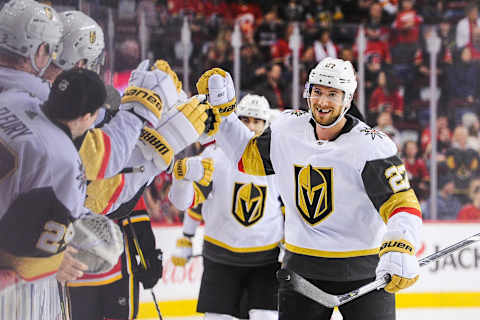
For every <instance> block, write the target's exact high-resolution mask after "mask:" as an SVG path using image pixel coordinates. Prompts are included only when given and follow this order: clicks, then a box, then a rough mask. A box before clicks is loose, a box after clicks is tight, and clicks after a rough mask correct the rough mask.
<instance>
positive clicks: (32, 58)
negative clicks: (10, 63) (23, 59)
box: [30, 54, 52, 78]
mask: <svg viewBox="0 0 480 320" xmlns="http://www.w3.org/2000/svg"><path fill="white" fill-rule="evenodd" d="M30 62H31V63H32V67H33V69H34V70H35V71H36V72H37V76H38V77H40V78H41V77H42V76H43V75H44V74H45V71H46V70H47V68H48V66H49V65H50V63H52V56H49V58H48V61H47V65H46V66H45V67H43V68H40V67H39V66H37V64H36V63H35V55H34V54H31V55H30Z"/></svg>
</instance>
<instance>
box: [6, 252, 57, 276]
mask: <svg viewBox="0 0 480 320" xmlns="http://www.w3.org/2000/svg"><path fill="white" fill-rule="evenodd" d="M64 253H65V251H62V252H60V253H57V254H55V255H53V256H50V257H41V258H40V257H17V256H14V255H12V254H9V253H8V252H5V251H0V267H7V268H12V269H13V270H15V271H16V272H17V274H18V275H19V276H20V277H21V278H22V279H24V280H26V281H33V280H36V279H39V278H43V277H46V276H48V275H51V274H53V273H55V272H57V270H58V268H59V267H60V263H61V262H62V260H63V255H64Z"/></svg>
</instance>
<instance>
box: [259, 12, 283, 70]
mask: <svg viewBox="0 0 480 320" xmlns="http://www.w3.org/2000/svg"><path fill="white" fill-rule="evenodd" d="M282 32H283V26H282V24H281V21H280V19H279V18H278V15H277V11H276V10H270V11H268V12H266V13H265V15H264V16H263V21H262V23H261V24H260V25H259V26H258V28H257V30H256V32H255V41H256V42H257V44H258V47H259V49H260V52H261V53H262V54H263V59H264V61H269V60H270V58H271V57H270V47H271V46H272V45H274V44H275V43H276V42H277V39H278V38H279V37H281V36H282Z"/></svg>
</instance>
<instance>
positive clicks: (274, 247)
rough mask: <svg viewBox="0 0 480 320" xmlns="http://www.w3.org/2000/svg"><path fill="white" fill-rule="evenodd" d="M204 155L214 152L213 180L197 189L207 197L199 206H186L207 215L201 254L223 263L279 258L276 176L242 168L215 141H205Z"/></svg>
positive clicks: (280, 231)
mask: <svg viewBox="0 0 480 320" xmlns="http://www.w3.org/2000/svg"><path fill="white" fill-rule="evenodd" d="M200 157H201V158H212V159H213V161H214V168H215V170H214V172H213V179H212V182H211V184H210V186H209V187H207V188H201V187H200V188H197V190H196V193H198V192H202V193H203V194H202V195H201V196H200V197H202V198H203V197H205V199H206V200H205V201H204V202H203V203H202V204H201V205H200V206H201V207H200V208H201V210H198V208H197V209H196V208H193V209H192V210H188V214H189V215H190V216H191V217H192V218H194V219H199V218H203V220H204V221H205V235H204V247H203V255H204V256H205V257H206V258H208V259H211V260H213V261H216V262H219V263H224V264H231V265H243V266H247V265H248V266H254V265H262V264H267V263H272V262H275V261H277V258H278V245H279V243H280V241H281V240H282V238H283V223H284V219H283V214H282V211H281V208H280V204H281V202H280V200H279V195H278V192H277V190H276V186H275V183H274V179H275V177H274V176H269V177H258V176H252V175H247V174H245V173H242V172H240V171H238V169H237V168H236V167H235V166H234V165H233V164H232V162H231V161H230V160H229V159H228V157H227V156H226V155H225V153H224V152H223V151H222V150H221V149H220V148H218V147H216V146H215V145H212V146H209V147H207V149H205V150H204V152H203V153H202V154H201V155H200ZM196 197H198V195H196ZM171 199H172V198H171ZM200 215H201V217H200Z"/></svg>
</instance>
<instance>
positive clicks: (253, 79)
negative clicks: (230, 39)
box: [240, 44, 267, 90]
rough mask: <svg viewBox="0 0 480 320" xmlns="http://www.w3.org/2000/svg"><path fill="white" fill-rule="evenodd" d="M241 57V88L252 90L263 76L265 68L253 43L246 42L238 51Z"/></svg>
mask: <svg viewBox="0 0 480 320" xmlns="http://www.w3.org/2000/svg"><path fill="white" fill-rule="evenodd" d="M240 54H241V59H242V68H241V70H240V71H241V75H240V79H241V83H242V85H241V89H242V90H252V89H253V88H254V87H255V86H257V85H258V83H259V82H260V81H261V79H262V77H263V76H265V74H266V72H267V69H266V68H265V67H264V65H263V63H262V59H261V55H260V53H259V51H258V48H257V47H256V46H255V45H254V44H246V45H244V46H243V47H242V50H241V52H240Z"/></svg>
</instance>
